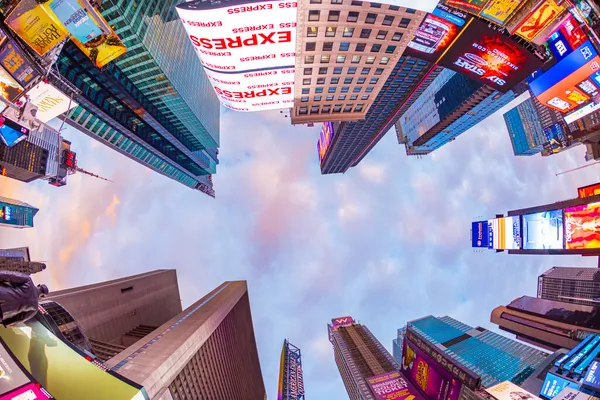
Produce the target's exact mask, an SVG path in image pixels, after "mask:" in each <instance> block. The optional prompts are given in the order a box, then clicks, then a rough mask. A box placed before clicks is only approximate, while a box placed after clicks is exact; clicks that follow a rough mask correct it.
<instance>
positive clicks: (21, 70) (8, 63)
mask: <svg viewBox="0 0 600 400" xmlns="http://www.w3.org/2000/svg"><path fill="white" fill-rule="evenodd" d="M0 64H2V66H3V67H4V68H5V69H6V70H7V71H8V72H9V73H10V74H11V76H12V77H13V78H15V80H16V81H17V82H19V84H20V85H22V86H27V85H28V84H29V82H31V81H32V80H33V79H35V78H37V77H38V76H40V74H38V73H37V71H36V70H35V69H34V68H33V67H32V66H31V64H29V62H28V61H27V60H26V59H25V56H24V55H23V53H22V52H21V50H20V49H19V46H18V45H17V44H16V43H15V41H14V40H12V39H11V38H6V41H5V43H4V45H3V46H2V49H1V50H0Z"/></svg>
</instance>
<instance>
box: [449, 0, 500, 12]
mask: <svg viewBox="0 0 600 400" xmlns="http://www.w3.org/2000/svg"><path fill="white" fill-rule="evenodd" d="M488 1H490V0H446V4H448V5H449V6H452V7H454V8H458V9H459V10H463V11H466V12H468V13H471V14H479V12H480V11H481V10H482V9H483V7H484V6H485V5H486V4H487V3H488Z"/></svg>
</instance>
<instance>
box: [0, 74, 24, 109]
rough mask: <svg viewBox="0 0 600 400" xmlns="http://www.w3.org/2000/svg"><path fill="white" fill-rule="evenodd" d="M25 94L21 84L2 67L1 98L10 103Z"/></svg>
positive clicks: (0, 79)
mask: <svg viewBox="0 0 600 400" xmlns="http://www.w3.org/2000/svg"><path fill="white" fill-rule="evenodd" d="M21 93H23V86H21V85H20V84H19V82H17V81H16V80H15V79H14V78H13V77H12V76H11V75H10V74H9V73H8V71H7V70H5V69H4V68H2V67H0V96H2V97H4V98H5V99H6V100H8V101H11V102H12V101H15V100H16V99H17V98H18V97H19V96H20V95H21Z"/></svg>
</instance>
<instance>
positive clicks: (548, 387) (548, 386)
mask: <svg viewBox="0 0 600 400" xmlns="http://www.w3.org/2000/svg"><path fill="white" fill-rule="evenodd" d="M566 387H570V388H574V389H579V383H577V382H573V381H571V380H568V379H565V378H563V377H562V376H558V375H555V374H553V373H552V372H548V373H547V374H546V379H545V380H544V383H543V384H542V389H541V390H540V396H542V397H544V398H546V399H550V400H552V399H553V398H554V397H556V395H558V394H559V393H560V392H561V391H562V390H563V389H564V388H566Z"/></svg>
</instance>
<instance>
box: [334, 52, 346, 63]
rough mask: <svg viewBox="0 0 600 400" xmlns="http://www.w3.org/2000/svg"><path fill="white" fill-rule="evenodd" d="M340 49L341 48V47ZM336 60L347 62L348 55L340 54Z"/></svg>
mask: <svg viewBox="0 0 600 400" xmlns="http://www.w3.org/2000/svg"><path fill="white" fill-rule="evenodd" d="M340 50H341V49H340ZM335 62H337V63H343V62H346V56H344V55H338V56H337V57H336V58H335Z"/></svg>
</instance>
